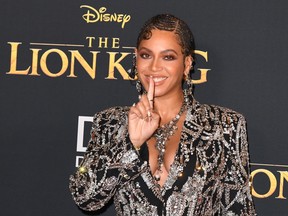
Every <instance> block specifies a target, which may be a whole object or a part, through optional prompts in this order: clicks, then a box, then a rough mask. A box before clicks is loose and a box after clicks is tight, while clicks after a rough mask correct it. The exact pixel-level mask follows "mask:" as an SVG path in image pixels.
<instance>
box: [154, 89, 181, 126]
mask: <svg viewBox="0 0 288 216" xmlns="http://www.w3.org/2000/svg"><path fill="white" fill-rule="evenodd" d="M183 101H184V95H183V92H182V91H181V92H179V93H176V94H173V95H169V96H163V97H156V98H154V110H155V111H156V112H157V113H158V114H159V115H160V118H161V121H160V125H163V124H166V123H168V122H169V121H171V119H173V118H174V117H175V116H176V115H177V114H178V112H179V110H180V108H181V106H182V104H183Z"/></svg>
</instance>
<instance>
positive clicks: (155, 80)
mask: <svg viewBox="0 0 288 216" xmlns="http://www.w3.org/2000/svg"><path fill="white" fill-rule="evenodd" d="M165 79H166V77H153V81H154V82H160V81H162V80H165Z"/></svg>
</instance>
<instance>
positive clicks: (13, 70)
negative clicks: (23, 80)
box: [6, 42, 31, 75]
mask: <svg viewBox="0 0 288 216" xmlns="http://www.w3.org/2000/svg"><path fill="white" fill-rule="evenodd" d="M8 44H10V45H11V58H10V70H9V71H8V72H7V73H6V74H17V75H27V74H28V72H29V70H30V67H31V66H29V67H28V68H27V69H26V70H17V57H18V55H17V54H18V46H19V44H22V43H20V42H8Z"/></svg>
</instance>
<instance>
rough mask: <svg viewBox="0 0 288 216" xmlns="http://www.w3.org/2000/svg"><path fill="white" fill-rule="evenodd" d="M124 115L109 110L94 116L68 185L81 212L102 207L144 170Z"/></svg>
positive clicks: (143, 164) (143, 163)
mask: <svg viewBox="0 0 288 216" xmlns="http://www.w3.org/2000/svg"><path fill="white" fill-rule="evenodd" d="M126 116H127V115H125V112H123V111H121V110H119V109H118V110H117V109H112V108H111V109H110V110H106V111H103V112H101V113H98V114H96V115H95V116H94V120H93V126H92V129H91V139H90V141H89V144H88V147H87V151H86V153H85V156H84V159H83V160H82V162H81V164H80V166H79V167H78V169H77V171H76V173H75V174H74V175H72V176H70V184H69V188H70V191H71V194H72V197H73V199H74V201H75V202H76V204H77V205H78V206H79V207H80V208H81V209H83V210H86V211H95V210H98V209H100V208H102V207H103V206H104V205H105V204H106V203H107V202H108V201H109V200H110V199H111V198H112V197H113V196H114V194H115V192H116V191H117V189H118V188H119V187H121V185H124V184H125V183H127V182H129V181H130V180H132V179H134V178H136V177H137V176H138V175H139V174H140V173H141V170H144V168H145V167H146V166H145V165H146V164H145V162H143V161H142V160H141V159H140V157H139V156H138V153H137V151H136V150H135V149H134V148H133V145H132V144H131V141H130V139H129V136H128V131H127V117H126Z"/></svg>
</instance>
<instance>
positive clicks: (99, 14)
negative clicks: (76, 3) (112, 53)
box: [80, 5, 131, 28]
mask: <svg viewBox="0 0 288 216" xmlns="http://www.w3.org/2000/svg"><path fill="white" fill-rule="evenodd" d="M80 8H85V9H87V12H86V13H85V14H83V16H82V18H83V19H84V20H85V21H86V23H95V22H117V23H122V24H121V28H124V27H125V24H126V23H127V22H129V21H130V19H131V16H130V15H128V14H117V13H105V12H106V10H107V8H105V7H101V8H99V10H97V9H95V8H93V7H91V6H89V5H81V6H80Z"/></svg>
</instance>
